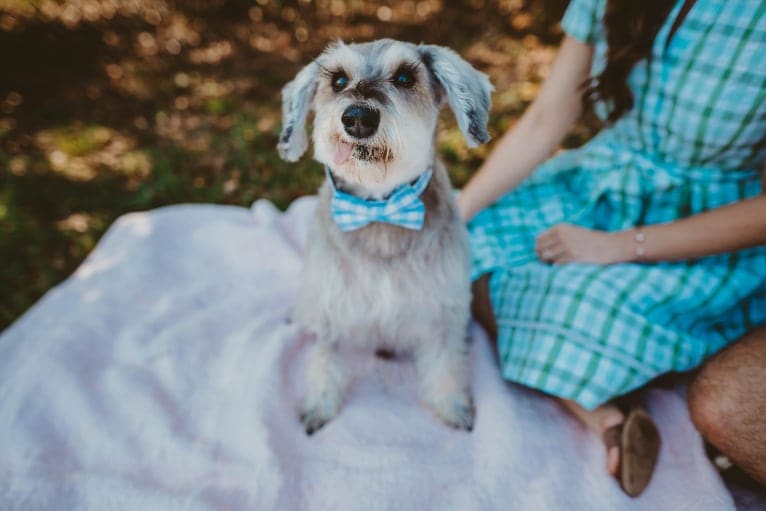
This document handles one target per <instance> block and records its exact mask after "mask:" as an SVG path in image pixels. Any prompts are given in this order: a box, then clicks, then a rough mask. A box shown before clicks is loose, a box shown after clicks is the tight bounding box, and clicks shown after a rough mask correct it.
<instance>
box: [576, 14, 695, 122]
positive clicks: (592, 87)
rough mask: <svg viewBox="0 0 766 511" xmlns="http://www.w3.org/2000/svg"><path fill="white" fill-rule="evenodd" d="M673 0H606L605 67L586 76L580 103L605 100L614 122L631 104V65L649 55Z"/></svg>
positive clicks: (677, 22)
mask: <svg viewBox="0 0 766 511" xmlns="http://www.w3.org/2000/svg"><path fill="white" fill-rule="evenodd" d="M675 2H676V0H653V1H646V2H637V1H636V0H607V4H606V11H605V12H604V26H605V28H606V42H607V52H606V67H605V68H604V70H603V71H601V73H600V74H599V75H598V76H595V77H592V78H589V79H588V80H586V82H585V84H584V86H585V91H584V92H583V96H582V99H583V103H584V104H585V106H586V107H592V105H593V104H594V103H596V102H598V101H604V102H605V103H606V104H607V105H608V107H609V109H610V110H609V116H608V118H607V122H610V123H613V122H615V121H616V120H617V119H619V118H620V117H621V116H622V115H623V114H624V113H625V112H627V111H629V110H630V109H631V108H633V94H632V93H631V91H630V88H629V87H628V84H627V78H628V74H629V73H630V71H631V69H633V66H634V65H635V64H636V63H637V62H639V61H640V60H643V59H644V58H647V57H649V56H650V55H651V50H652V45H653V44H654V39H655V37H656V36H657V32H658V31H659V30H660V27H662V25H663V23H665V19H666V18H667V17H668V14H669V13H670V11H671V9H672V8H673V5H674V4H675ZM693 3H694V2H693V0H686V2H685V5H684V7H683V10H682V11H681V13H680V15H679V16H678V18H677V19H676V21H675V22H674V24H673V28H672V29H671V34H670V35H672V33H673V32H675V29H676V28H678V25H679V24H680V23H681V21H682V20H683V17H684V16H685V15H686V13H687V12H688V10H689V9H690V8H691V6H692V5H693Z"/></svg>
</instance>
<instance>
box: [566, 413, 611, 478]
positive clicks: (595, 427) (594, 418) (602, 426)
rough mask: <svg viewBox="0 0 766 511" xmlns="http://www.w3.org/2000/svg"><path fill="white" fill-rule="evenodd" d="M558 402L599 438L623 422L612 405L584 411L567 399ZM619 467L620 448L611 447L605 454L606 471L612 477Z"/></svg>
mask: <svg viewBox="0 0 766 511" xmlns="http://www.w3.org/2000/svg"><path fill="white" fill-rule="evenodd" d="M560 401H561V403H562V404H563V405H564V406H565V407H566V409H567V410H569V411H570V412H572V413H573V414H574V416H575V417H577V418H578V419H580V421H581V422H582V423H583V424H584V425H585V426H586V427H587V428H588V429H590V430H591V431H592V432H593V433H595V434H596V436H598V437H599V438H603V436H604V432H605V431H606V430H607V429H609V428H611V427H614V426H617V425H620V424H622V423H623V422H624V421H625V416H624V415H623V413H622V412H621V411H620V410H619V409H618V408H617V407H616V406H614V405H610V404H606V405H601V406H599V407H598V408H596V409H594V410H586V409H585V408H583V407H582V406H580V405H578V404H577V403H575V402H574V401H571V400H569V399H561V400H560ZM619 465H620V448H619V447H618V446H616V445H613V446H612V447H610V448H609V451H608V452H607V457H606V470H607V471H608V472H609V473H610V474H612V475H617V470H618V468H619Z"/></svg>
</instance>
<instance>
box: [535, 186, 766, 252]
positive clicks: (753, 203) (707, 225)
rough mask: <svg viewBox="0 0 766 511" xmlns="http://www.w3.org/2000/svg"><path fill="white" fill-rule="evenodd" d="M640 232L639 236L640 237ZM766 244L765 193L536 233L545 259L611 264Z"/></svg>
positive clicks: (557, 227)
mask: <svg viewBox="0 0 766 511" xmlns="http://www.w3.org/2000/svg"><path fill="white" fill-rule="evenodd" d="M637 235H638V237H637ZM765 244H766V195H760V196H758V197H755V198H752V199H747V200H743V201H740V202H737V203H734V204H730V205H728V206H723V207H720V208H716V209H713V210H710V211H706V212H704V213H700V214H698V215H693V216H690V217H686V218H683V219H681V220H676V221H674V222H669V223H666V224H658V225H652V226H647V227H641V228H639V229H628V230H626V231H618V232H604V231H594V230H591V229H584V228H582V227H577V226H574V225H571V224H559V225H557V226H555V227H553V228H551V229H549V230H548V231H546V232H545V233H543V234H541V235H540V237H539V238H538V239H537V246H536V247H535V251H536V252H537V255H538V257H540V259H542V260H543V261H547V262H551V263H554V264H563V263H570V262H584V263H599V264H613V263H621V262H629V261H648V262H659V261H676V260H680V259H695V258H699V257H704V256H708V255H714V254H722V253H725V252H734V251H737V250H742V249H745V248H750V247H754V246H757V245H765Z"/></svg>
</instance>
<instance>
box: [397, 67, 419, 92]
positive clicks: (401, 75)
mask: <svg viewBox="0 0 766 511" xmlns="http://www.w3.org/2000/svg"><path fill="white" fill-rule="evenodd" d="M394 85H396V86H397V87H402V88H404V89H409V88H410V87H412V86H413V85H415V75H414V74H413V72H412V70H411V69H407V68H401V69H399V70H398V71H397V72H396V73H395V74H394Z"/></svg>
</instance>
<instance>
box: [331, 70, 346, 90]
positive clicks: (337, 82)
mask: <svg viewBox="0 0 766 511" xmlns="http://www.w3.org/2000/svg"><path fill="white" fill-rule="evenodd" d="M346 85H348V76H346V73H344V72H342V71H339V72H337V73H333V75H332V90H334V91H335V92H340V91H342V90H343V89H345V88H346Z"/></svg>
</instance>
